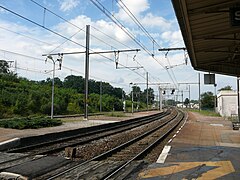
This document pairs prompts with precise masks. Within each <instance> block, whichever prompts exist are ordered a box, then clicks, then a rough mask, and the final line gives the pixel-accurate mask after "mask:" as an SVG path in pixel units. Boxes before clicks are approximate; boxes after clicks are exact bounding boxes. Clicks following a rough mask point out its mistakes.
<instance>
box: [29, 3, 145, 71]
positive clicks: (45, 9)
mask: <svg viewBox="0 0 240 180" xmlns="http://www.w3.org/2000/svg"><path fill="white" fill-rule="evenodd" d="M31 1H32V2H33V3H35V4H36V5H38V6H39V7H41V8H43V9H44V15H45V11H48V12H50V13H52V14H53V15H55V16H57V17H59V18H60V19H62V20H64V21H65V22H67V23H69V24H70V25H72V26H74V27H76V28H78V29H80V30H82V31H84V29H83V28H80V27H79V26H77V25H75V24H73V23H71V22H70V21H68V20H66V19H65V18H63V17H61V16H60V15H58V14H56V13H54V12H53V11H51V10H49V9H48V8H46V7H44V6H42V5H41V4H39V3H37V2H36V1H34V0H31ZM44 18H45V17H44ZM84 32H85V31H84ZM90 35H91V36H92V37H94V38H96V39H98V40H99V41H101V42H104V43H105V41H103V40H101V39H100V38H98V37H96V36H94V35H92V34H90ZM105 44H106V43H105ZM110 46H111V45H110ZM130 49H132V48H130ZM93 52H94V51H93ZM102 57H105V58H107V57H106V56H102ZM119 65H121V64H119ZM122 66H123V65H122ZM123 67H124V68H127V67H126V66H123ZM129 69H131V68H129ZM144 70H145V71H146V72H147V70H146V69H145V68H144ZM135 73H136V72H135ZM137 74H138V73H137ZM139 75H140V74H139Z"/></svg>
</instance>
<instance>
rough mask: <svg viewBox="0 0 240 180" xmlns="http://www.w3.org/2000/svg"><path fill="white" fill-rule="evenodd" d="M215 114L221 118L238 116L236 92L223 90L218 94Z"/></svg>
mask: <svg viewBox="0 0 240 180" xmlns="http://www.w3.org/2000/svg"><path fill="white" fill-rule="evenodd" d="M217 112H218V113H219V114H220V115H221V116H223V117H232V116H236V115H237V114H238V109H237V91H233V90H224V91H220V92H219V93H218V95H217Z"/></svg>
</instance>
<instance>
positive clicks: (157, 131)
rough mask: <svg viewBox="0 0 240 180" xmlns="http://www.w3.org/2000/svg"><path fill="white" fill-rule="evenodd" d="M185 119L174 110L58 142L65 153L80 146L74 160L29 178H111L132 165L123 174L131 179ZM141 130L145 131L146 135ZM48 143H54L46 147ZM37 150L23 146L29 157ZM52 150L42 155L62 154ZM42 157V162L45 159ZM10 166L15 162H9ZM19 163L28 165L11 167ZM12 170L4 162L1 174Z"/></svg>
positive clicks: (44, 151)
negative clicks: (157, 146) (67, 149)
mask: <svg viewBox="0 0 240 180" xmlns="http://www.w3.org/2000/svg"><path fill="white" fill-rule="evenodd" d="M183 118H184V114H183V113H182V112H180V111H178V110H176V109H174V110H172V111H171V113H170V111H167V112H165V113H161V114H158V115H157V116H150V117H145V120H143V119H141V118H138V119H137V120H136V121H134V122H132V123H129V124H127V125H125V126H124V125H120V127H118V128H117V130H116V129H115V130H109V129H108V130H106V132H104V131H103V130H102V131H100V132H99V133H96V132H95V135H92V137H91V135H89V136H90V137H87V136H86V138H85V137H84V136H83V135H80V136H79V137H77V138H76V139H77V141H78V142H76V141H75V142H74V143H69V142H72V141H74V138H73V139H71V138H72V137H70V138H69V139H70V140H69V141H68V143H69V144H66V142H64V141H61V140H55V142H57V141H59V142H60V144H61V142H64V143H62V144H61V145H58V146H60V147H57V148H56V149H58V148H59V149H61V150H63V149H64V148H66V147H69V146H70V147H77V148H76V151H77V152H76V154H75V155H76V157H74V161H68V162H67V163H66V164H65V165H64V166H62V167H58V168H55V170H54V168H53V169H51V171H50V170H49V171H50V172H44V173H42V174H38V175H33V174H31V173H29V174H28V175H26V174H25V176H28V177H31V178H36V179H54V178H60V179H78V178H80V179H88V178H91V179H92V178H93V179H105V178H107V179H108V178H111V177H112V176H115V173H116V172H118V173H119V172H120V171H121V169H122V168H126V166H129V168H130V169H128V170H127V171H126V170H125V175H124V174H123V175H122V176H128V175H127V174H126V172H132V170H133V169H135V168H137V167H138V166H140V165H141V164H142V163H143V161H142V158H143V157H145V155H146V154H147V153H149V152H150V151H151V149H152V148H153V147H155V146H156V145H157V144H159V142H160V141H162V140H163V139H164V137H165V136H167V134H169V132H171V131H172V130H173V129H174V127H176V126H177V125H178V124H179V123H180V122H181V120H182V119H183ZM126 126H127V127H126ZM141 129H143V130H142V132H141ZM113 131H116V132H113ZM120 134H122V135H120ZM131 134H132V135H131ZM114 138H115V139H114ZM67 139H68V138H67ZM101 139H102V140H101ZM105 139H106V141H109V142H108V144H107V145H106V144H104V143H105V142H103V141H105ZM48 143H50V142H47V143H46V144H48ZM50 144H51V143H50ZM85 144H86V145H85ZM91 144H92V145H91ZM38 146H39V145H37V147H38ZM51 146H52V145H50V147H51ZM37 147H36V149H35V148H33V145H31V146H30V149H31V150H30V151H29V150H28V151H25V150H26V149H28V148H29V147H23V149H25V150H24V151H25V152H28V156H29V155H31V156H33V155H36V154H37V152H36V150H37V149H38V148H37ZM51 148H54V149H50V150H46V149H45V147H44V148H43V149H42V148H40V149H39V152H40V153H39V154H46V153H47V154H48V153H56V152H58V151H59V149H58V150H56V149H55V147H54V146H52V147H51ZM21 151H23V150H21ZM11 152H17V149H14V150H11ZM55 155H59V154H55ZM60 156H61V155H60ZM25 158H27V157H25ZM39 158H40V159H41V157H39ZM9 164H11V163H10V162H9ZM19 164H24V162H17V161H16V163H15V164H14V163H13V162H12V164H11V165H10V167H11V166H17V165H19ZM103 164H104V166H103ZM1 165H3V168H1ZM103 167H105V168H103ZM79 168H80V169H79ZM8 169H9V166H8V165H7V162H6V163H5V164H4V163H0V170H1V171H5V170H6V171H7V170H8ZM131 169H132V170H131ZM76 172H78V173H76ZM79 172H82V173H79ZM101 172H102V173H101ZM119 177H120V176H119Z"/></svg>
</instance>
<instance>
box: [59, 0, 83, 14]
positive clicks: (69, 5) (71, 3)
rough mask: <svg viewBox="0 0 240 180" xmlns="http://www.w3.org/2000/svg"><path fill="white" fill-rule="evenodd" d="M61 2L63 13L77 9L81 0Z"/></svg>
mask: <svg viewBox="0 0 240 180" xmlns="http://www.w3.org/2000/svg"><path fill="white" fill-rule="evenodd" d="M60 2H61V4H60V5H61V6H60V10H61V11H63V12H65V11H69V10H71V9H73V8H75V7H77V6H78V5H79V3H80V1H79V0H64V1H60Z"/></svg>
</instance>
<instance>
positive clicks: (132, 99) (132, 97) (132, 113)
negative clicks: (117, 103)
mask: <svg viewBox="0 0 240 180" xmlns="http://www.w3.org/2000/svg"><path fill="white" fill-rule="evenodd" d="M132 114H133V86H132Z"/></svg>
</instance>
